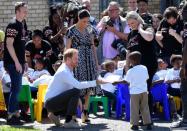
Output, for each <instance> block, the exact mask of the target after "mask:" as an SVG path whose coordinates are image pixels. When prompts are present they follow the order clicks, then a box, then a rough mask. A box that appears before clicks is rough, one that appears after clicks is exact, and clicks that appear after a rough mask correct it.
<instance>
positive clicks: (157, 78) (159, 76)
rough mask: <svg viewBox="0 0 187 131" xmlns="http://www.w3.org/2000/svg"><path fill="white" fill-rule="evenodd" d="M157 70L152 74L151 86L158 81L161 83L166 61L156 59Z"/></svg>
mask: <svg viewBox="0 0 187 131" xmlns="http://www.w3.org/2000/svg"><path fill="white" fill-rule="evenodd" d="M157 63H158V70H157V72H156V73H155V75H154V76H153V80H152V86H154V85H155V84H158V83H163V82H164V80H165V77H166V74H167V66H168V65H167V63H166V62H165V61H163V60H162V59H161V58H159V59H158V60H157Z"/></svg>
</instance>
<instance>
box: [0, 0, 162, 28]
mask: <svg viewBox="0 0 187 131" xmlns="http://www.w3.org/2000/svg"><path fill="white" fill-rule="evenodd" d="M16 1H21V0H0V29H3V30H5V28H6V26H7V23H9V21H10V20H11V19H12V18H13V16H14V3H15V2H16ZM24 1H25V2H27V3H28V5H29V13H28V18H27V25H28V29H30V30H34V29H43V27H44V26H45V25H47V23H48V14H49V10H48V8H49V6H48V2H47V1H48V0H24ZM79 1H80V0H79ZM100 1H101V0H91V4H92V11H91V14H92V15H93V16H95V17H96V18H97V20H99V14H100V11H99V2H100ZM121 1H125V2H121V6H122V7H124V8H127V0H121ZM159 1H160V0H149V10H150V12H151V13H155V12H159Z"/></svg>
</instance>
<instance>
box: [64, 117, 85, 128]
mask: <svg viewBox="0 0 187 131" xmlns="http://www.w3.org/2000/svg"><path fill="white" fill-rule="evenodd" d="M81 127H82V126H81V124H80V123H79V122H76V121H75V120H73V119H72V120H71V121H70V122H67V123H66V122H65V123H64V128H81Z"/></svg>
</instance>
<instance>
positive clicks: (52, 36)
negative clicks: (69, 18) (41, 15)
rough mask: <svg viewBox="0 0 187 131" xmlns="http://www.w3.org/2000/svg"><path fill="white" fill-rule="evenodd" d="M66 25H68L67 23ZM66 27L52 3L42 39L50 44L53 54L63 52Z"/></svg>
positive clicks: (56, 54)
mask: <svg viewBox="0 0 187 131" xmlns="http://www.w3.org/2000/svg"><path fill="white" fill-rule="evenodd" d="M66 26H68V24H67V25H66ZM66 29H67V28H64V25H63V23H62V19H61V17H60V15H59V14H58V10H57V7H56V5H52V6H51V7H50V15H49V25H48V26H46V27H44V29H43V36H44V37H43V39H44V40H47V41H48V42H49V43H50V44H51V46H52V50H53V52H54V55H55V56H58V55H59V54H60V53H61V54H63V51H64V47H65V45H64V35H65V33H66Z"/></svg>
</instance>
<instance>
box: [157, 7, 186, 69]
mask: <svg viewBox="0 0 187 131" xmlns="http://www.w3.org/2000/svg"><path fill="white" fill-rule="evenodd" d="M183 26H184V23H183V21H182V19H181V17H180V15H179V14H178V11H177V8H176V7H168V8H167V9H166V10H165V12H164V18H163V19H162V21H161V22H160V25H159V27H158V30H157V33H156V40H157V41H158V44H159V45H160V47H161V56H160V57H161V58H162V59H163V60H164V61H166V62H167V63H168V65H169V64H170V57H171V55H172V54H178V55H181V54H182V41H183V40H182V32H183ZM170 66H171V65H170Z"/></svg>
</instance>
